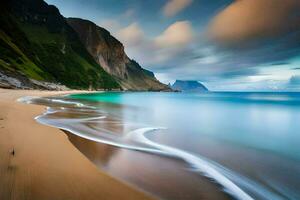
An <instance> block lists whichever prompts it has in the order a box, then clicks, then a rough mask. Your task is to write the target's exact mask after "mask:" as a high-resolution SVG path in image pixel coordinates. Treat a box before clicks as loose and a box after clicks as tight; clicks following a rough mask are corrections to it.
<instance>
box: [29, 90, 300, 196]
mask: <svg viewBox="0 0 300 200" xmlns="http://www.w3.org/2000/svg"><path fill="white" fill-rule="evenodd" d="M24 100H25V101H26V102H28V103H35V104H42V105H46V106H48V109H47V112H45V113H44V114H43V115H41V116H38V117H37V118H36V119H37V121H38V122H40V123H43V124H46V125H50V126H54V127H57V128H60V129H62V130H64V131H66V133H67V134H68V136H69V139H70V141H71V142H72V143H73V144H74V145H75V146H76V147H77V148H78V149H79V150H80V151H81V153H83V154H84V155H85V156H86V157H87V158H89V159H90V160H91V161H92V162H93V163H95V165H96V166H97V167H99V168H100V169H102V170H104V171H106V172H107V173H109V174H110V175H112V176H114V177H116V178H118V179H120V180H122V181H124V182H126V183H128V184H130V185H133V186H135V187H138V188H140V189H141V190H143V191H145V192H147V193H149V194H151V195H153V196H155V197H157V198H160V199H172V200H175V199H208V200H209V199H241V200H244V199H245V200H247V199H259V200H260V199H261V200H265V199H268V200H277V199H278V200H279V199H295V200H298V199H300V123H299V120H300V93H271V92H265V93H262V92H261V93H259V92H258V93H255V92H208V93H162V92H156V93H155V92H100V93H89V94H74V95H67V96H60V97H49V98H33V97H31V98H26V99H24Z"/></svg>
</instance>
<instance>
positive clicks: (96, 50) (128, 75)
mask: <svg viewBox="0 0 300 200" xmlns="http://www.w3.org/2000/svg"><path fill="white" fill-rule="evenodd" d="M67 21H68V23H69V25H70V26H72V27H73V29H74V30H75V31H76V32H77V33H78V35H79V38H80V40H81V42H82V43H83V44H84V45H85V47H86V49H87V50H88V52H89V53H90V54H91V55H92V56H93V57H94V59H95V60H96V62H98V64H100V65H101V66H102V67H103V68H104V70H105V71H106V72H108V73H109V74H111V75H113V76H114V77H115V78H116V79H117V80H118V82H119V84H120V85H121V86H122V88H123V89H125V90H169V89H170V88H169V87H168V86H166V85H164V84H162V83H160V82H159V81H158V80H157V79H156V78H155V77H154V74H153V73H152V72H150V71H148V70H145V69H143V68H142V67H141V66H140V65H139V64H138V63H137V62H135V61H134V60H131V59H130V58H128V56H127V55H126V53H125V51H124V46H123V44H122V43H121V42H120V41H118V40H117V39H116V38H114V37H113V36H112V35H111V34H110V33H109V32H108V31H107V30H105V29H104V28H101V27H99V26H97V25H96V24H94V23H92V22H90V21H88V20H82V19H78V18H68V19H67Z"/></svg>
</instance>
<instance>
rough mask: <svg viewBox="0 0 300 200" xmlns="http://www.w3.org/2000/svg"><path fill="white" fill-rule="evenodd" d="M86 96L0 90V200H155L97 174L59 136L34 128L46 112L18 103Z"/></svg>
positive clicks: (49, 129)
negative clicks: (31, 98) (29, 98)
mask: <svg viewBox="0 0 300 200" xmlns="http://www.w3.org/2000/svg"><path fill="white" fill-rule="evenodd" d="M83 92H88V91H37V90H8V89H0V157H1V160H0V180H1V181H0V199H22V200H23V199H33V200H34V199H43V200H44V199H49V200H50V199H51V200H52V199H72V200H73V199H89V200H92V199H130V200H135V199H140V200H143V199H145V200H146V199H152V198H151V197H149V196H148V195H147V194H145V193H143V192H141V191H138V189H135V188H132V187H131V186H129V185H127V184H126V183H123V182H121V181H119V180H116V179H115V178H112V177H111V176H109V175H107V174H106V173H105V172H103V171H101V170H99V169H98V168H97V167H96V166H95V165H94V164H93V163H92V162H90V161H89V160H88V158H86V157H85V156H84V155H83V154H82V153H81V152H80V151H79V150H78V149H77V148H76V147H75V146H74V145H73V144H72V143H71V142H70V140H69V138H68V136H67V135H66V134H65V133H63V132H62V131H61V130H59V129H56V128H53V127H48V126H45V125H42V124H39V123H38V122H36V121H35V119H34V118H35V117H36V116H38V115H40V114H42V113H43V112H44V109H45V106H39V105H31V104H23V103H21V102H17V99H18V98H21V97H24V96H52V95H63V94H69V93H83Z"/></svg>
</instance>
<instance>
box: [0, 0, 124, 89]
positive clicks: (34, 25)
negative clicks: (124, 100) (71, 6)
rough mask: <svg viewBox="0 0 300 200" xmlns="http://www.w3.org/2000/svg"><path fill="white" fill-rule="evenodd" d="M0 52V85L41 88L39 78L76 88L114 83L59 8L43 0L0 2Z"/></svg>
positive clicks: (107, 86)
mask: <svg viewBox="0 0 300 200" xmlns="http://www.w3.org/2000/svg"><path fill="white" fill-rule="evenodd" d="M0 52H1V53H0V73H1V74H2V75H3V76H1V77H2V78H0V82H1V80H4V82H3V84H2V85H8V86H9V85H12V87H19V86H20V88H41V87H40V85H41V84H40V83H38V82H37V81H39V82H43V83H46V82H51V83H61V84H63V85H66V86H68V87H70V88H78V89H87V88H89V87H92V88H94V89H100V88H104V89H111V88H119V84H118V83H117V82H116V80H115V79H114V78H113V77H112V76H111V75H109V74H108V73H107V72H105V71H104V70H103V69H102V68H101V66H99V64H97V63H96V62H95V61H94V59H93V57H92V56H91V55H90V54H89V53H88V51H87V50H86V48H85V47H84V46H83V44H82V43H81V41H80V39H79V37H78V35H77V33H76V32H75V31H74V30H73V28H71V27H70V26H69V25H68V23H67V22H66V20H65V18H64V17H63V16H61V14H60V13H59V10H58V9H57V8H56V7H55V6H50V5H48V4H47V3H45V2H44V1H43V0H9V1H5V2H2V3H1V7H0ZM12 80H16V81H12ZM12 83H18V84H12ZM46 85H47V84H46ZM42 88H43V87H42Z"/></svg>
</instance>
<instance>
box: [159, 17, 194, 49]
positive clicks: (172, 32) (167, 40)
mask: <svg viewBox="0 0 300 200" xmlns="http://www.w3.org/2000/svg"><path fill="white" fill-rule="evenodd" d="M192 40H193V31H192V26H191V24H190V23H189V22H188V21H179V22H175V23H174V24H172V25H170V26H169V27H168V28H167V29H166V30H165V31H164V32H163V33H162V34H161V35H159V36H158V37H156V38H155V43H156V44H157V45H158V46H159V47H167V48H174V47H179V46H186V45H188V44H189V43H190V42H191V41H192Z"/></svg>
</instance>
